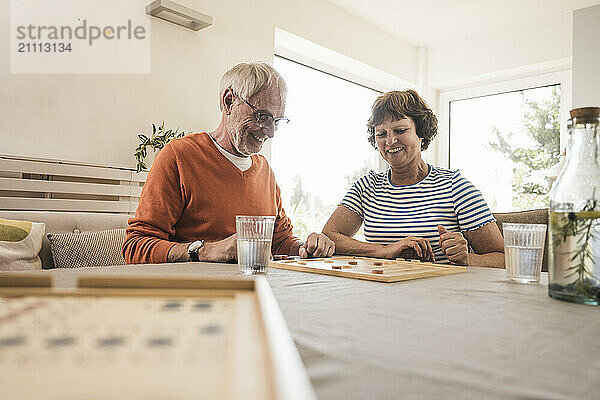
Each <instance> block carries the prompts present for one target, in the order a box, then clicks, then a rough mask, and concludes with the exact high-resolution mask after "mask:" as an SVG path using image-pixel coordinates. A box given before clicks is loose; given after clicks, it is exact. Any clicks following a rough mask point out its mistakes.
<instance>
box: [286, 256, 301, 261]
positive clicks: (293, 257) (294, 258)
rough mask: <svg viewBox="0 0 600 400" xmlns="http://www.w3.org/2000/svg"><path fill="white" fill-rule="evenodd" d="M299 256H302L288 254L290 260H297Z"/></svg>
mask: <svg viewBox="0 0 600 400" xmlns="http://www.w3.org/2000/svg"><path fill="white" fill-rule="evenodd" d="M299 258H300V256H288V257H287V259H288V260H297V259H299Z"/></svg>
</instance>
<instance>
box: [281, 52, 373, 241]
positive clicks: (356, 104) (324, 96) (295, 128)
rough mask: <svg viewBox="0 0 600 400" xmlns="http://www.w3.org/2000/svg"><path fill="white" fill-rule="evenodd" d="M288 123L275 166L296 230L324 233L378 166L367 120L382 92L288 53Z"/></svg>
mask: <svg viewBox="0 0 600 400" xmlns="http://www.w3.org/2000/svg"><path fill="white" fill-rule="evenodd" d="M274 66H275V68H276V69H277V71H278V72H279V73H281V75H282V76H283V77H284V79H285V81H286V83H287V86H288V96H287V102H286V109H285V114H286V116H288V117H289V118H290V120H291V122H290V123H289V124H288V126H287V127H286V128H285V129H283V130H281V131H278V132H276V133H275V137H274V138H273V140H272V144H271V166H272V168H273V171H274V173H275V176H276V179H277V183H278V184H279V186H280V187H281V191H282V198H283V205H284V208H285V210H286V213H287V214H288V216H289V217H290V218H291V220H292V223H293V224H294V233H295V234H296V235H297V236H298V237H301V238H305V237H306V236H307V235H308V234H309V233H310V232H313V231H314V232H320V231H321V229H323V226H324V225H325V222H326V221H327V219H328V218H329V216H330V215H331V213H332V212H333V211H334V210H335V208H336V207H337V204H338V203H339V202H340V201H341V200H342V198H343V196H344V195H345V193H346V191H347V190H348V189H349V188H350V186H351V185H352V183H354V181H355V180H356V179H357V178H358V177H360V176H362V175H364V174H366V173H367V172H368V171H369V170H377V169H378V168H377V166H378V160H379V155H378V153H377V151H376V150H375V149H373V147H371V145H370V144H369V143H368V141H367V128H366V124H367V120H368V119H369V116H370V111H371V106H372V105H373V102H374V101H375V98H376V97H377V96H378V95H379V92H377V91H375V90H373V89H370V88H366V87H364V86H360V85H358V84H355V83H353V82H349V81H347V80H344V79H341V78H338V77H335V76H332V75H330V74H327V73H324V72H321V71H318V70H315V69H312V68H310V67H307V66H304V65H301V64H298V63H296V62H293V61H290V60H287V59H285V58H282V57H277V56H276V57H275V61H274Z"/></svg>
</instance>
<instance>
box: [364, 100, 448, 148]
mask: <svg viewBox="0 0 600 400" xmlns="http://www.w3.org/2000/svg"><path fill="white" fill-rule="evenodd" d="M387 117H391V118H392V119H393V120H401V119H404V118H410V119H412V120H413V122H414V123H415V128H416V130H417V136H418V137H420V138H421V139H423V141H422V143H421V151H423V150H425V149H427V147H429V143H431V141H432V140H433V138H434V137H435V135H436V134H437V118H436V116H435V115H434V114H433V111H431V109H430V108H429V106H428V105H427V103H425V100H423V99H422V98H421V97H420V96H419V95H418V94H417V92H415V91H414V90H412V89H409V90H405V91H392V92H387V93H384V94H382V95H381V96H379V97H378V98H377V100H375V103H373V107H372V108H371V118H369V122H368V123H367V128H368V131H369V143H371V145H372V146H373V147H375V148H377V145H376V144H375V126H377V125H379V124H381V123H382V122H383V120H384V119H386V118H387Z"/></svg>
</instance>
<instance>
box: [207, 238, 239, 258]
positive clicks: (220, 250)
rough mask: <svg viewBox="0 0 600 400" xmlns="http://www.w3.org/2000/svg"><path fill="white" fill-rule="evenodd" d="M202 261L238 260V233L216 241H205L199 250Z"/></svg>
mask: <svg viewBox="0 0 600 400" xmlns="http://www.w3.org/2000/svg"><path fill="white" fill-rule="evenodd" d="M198 259H199V260H200V261H209V262H210V261H212V262H228V261H231V260H237V234H235V233H234V234H233V235H231V236H229V237H227V238H225V239H223V240H218V241H216V242H204V246H202V248H201V249H200V250H199V251H198Z"/></svg>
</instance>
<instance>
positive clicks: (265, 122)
mask: <svg viewBox="0 0 600 400" xmlns="http://www.w3.org/2000/svg"><path fill="white" fill-rule="evenodd" d="M236 96H237V97H239V98H240V99H242V100H243V101H244V103H246V104H248V107H250V108H251V109H252V111H254V118H256V123H257V124H259V125H262V126H270V125H271V124H274V125H275V127H279V123H280V122H283V124H282V126H283V125H285V124H287V123H288V122H290V119H289V118H287V117H285V116H284V117H277V118H275V117H274V116H273V115H272V114H270V113H268V112H263V111H258V110H257V109H256V107H254V106H253V105H252V104H250V103H248V100H246V99H244V98H243V97H242V96H240V95H237V94H236Z"/></svg>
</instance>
